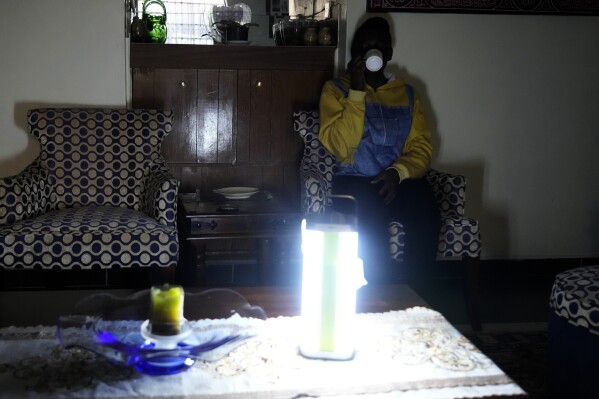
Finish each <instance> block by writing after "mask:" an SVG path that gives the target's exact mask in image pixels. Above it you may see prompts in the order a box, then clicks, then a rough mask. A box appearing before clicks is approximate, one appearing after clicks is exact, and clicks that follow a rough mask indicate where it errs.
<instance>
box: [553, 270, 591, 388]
mask: <svg viewBox="0 0 599 399" xmlns="http://www.w3.org/2000/svg"><path fill="white" fill-rule="evenodd" d="M547 349H548V378H549V383H548V387H549V391H550V394H551V397H553V398H599V266H584V267H578V268H575V269H571V270H567V271H565V272H562V273H559V274H558V275H557V276H556V277H555V281H554V283H553V288H552V289H551V296H550V299H549V345H548V348H547Z"/></svg>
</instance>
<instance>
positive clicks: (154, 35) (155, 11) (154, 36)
mask: <svg viewBox="0 0 599 399" xmlns="http://www.w3.org/2000/svg"><path fill="white" fill-rule="evenodd" d="M142 19H143V21H145V23H146V27H147V30H148V37H149V39H150V42H152V43H164V42H166V33H167V29H166V7H165V6H164V3H163V2H162V1H160V0H146V1H144V5H143V13H142Z"/></svg>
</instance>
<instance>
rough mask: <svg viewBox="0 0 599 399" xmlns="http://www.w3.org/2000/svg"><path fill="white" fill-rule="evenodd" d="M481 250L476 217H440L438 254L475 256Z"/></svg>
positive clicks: (442, 255)
mask: <svg viewBox="0 0 599 399" xmlns="http://www.w3.org/2000/svg"><path fill="white" fill-rule="evenodd" d="M481 250H482V241H481V235H480V226H479V224H478V221H477V220H476V219H472V218H467V217H461V216H450V217H442V218H441V231H440V234H439V247H438V255H440V256H441V257H446V258H449V257H454V256H457V257H462V258H463V257H471V258H476V257H479V256H480V253H481Z"/></svg>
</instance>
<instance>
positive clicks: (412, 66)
mask: <svg viewBox="0 0 599 399" xmlns="http://www.w3.org/2000/svg"><path fill="white" fill-rule="evenodd" d="M364 4H365V2H361V5H356V3H355V2H353V1H352V2H351V8H349V9H348V11H347V20H348V21H347V26H348V32H349V36H350V37H349V38H348V46H349V42H350V41H351V35H352V32H353V31H354V30H355V28H356V26H357V25H358V24H359V22H361V21H362V19H363V17H364V13H365V5H364ZM368 15H369V16H372V15H373V14H368ZM388 15H389V16H390V17H391V19H392V24H393V31H394V37H395V38H396V45H395V53H394V57H393V60H392V62H391V64H392V65H391V68H392V69H393V70H394V72H396V73H400V74H401V75H402V76H404V77H405V78H406V80H407V81H408V82H410V83H411V84H413V85H414V86H415V87H416V88H417V90H418V91H419V93H420V94H421V96H422V97H423V100H424V102H425V104H426V109H427V114H428V115H427V116H428V119H429V122H430V125H431V128H432V130H433V134H434V141H435V145H436V148H437V154H436V155H435V158H434V162H433V166H434V167H436V168H438V169H441V170H446V171H450V172H457V173H463V174H465V175H466V176H467V177H468V179H469V187H468V190H467V207H466V212H467V214H468V215H470V216H473V217H476V218H478V219H479V220H480V222H481V225H482V235H483V257H484V258H551V257H555V258H560V257H597V256H599V168H598V167H597V166H596V162H595V157H596V153H597V148H599V129H598V128H597V111H596V108H597V105H598V104H599V74H597V71H598V70H599V17H571V16H532V15H522V16H516V15H464V14H421V13H390V14H388Z"/></svg>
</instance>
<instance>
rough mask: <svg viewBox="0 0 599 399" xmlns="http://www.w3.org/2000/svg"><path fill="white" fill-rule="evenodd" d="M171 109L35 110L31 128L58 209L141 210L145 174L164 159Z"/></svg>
mask: <svg viewBox="0 0 599 399" xmlns="http://www.w3.org/2000/svg"><path fill="white" fill-rule="evenodd" d="M171 119H172V112H171V111H156V110H125V109H74V108H73V109H60V108H56V109H34V110H30V111H29V112H28V123H29V132H30V134H31V135H33V136H34V137H35V138H36V139H37V140H38V141H39V142H40V146H41V149H40V159H41V163H42V166H43V167H44V168H45V169H46V170H47V171H48V175H49V180H50V182H51V184H52V186H53V187H54V191H55V193H56V199H55V201H56V202H55V204H53V205H54V207H56V208H58V209H64V208H69V207H72V206H84V205H110V206H121V207H128V208H131V209H136V210H139V209H140V208H141V205H140V199H141V198H143V195H144V192H145V190H146V188H145V187H144V182H145V179H144V176H145V174H147V171H148V169H149V167H150V164H153V163H164V160H163V158H162V156H161V154H160V145H161V142H162V139H163V138H164V137H165V136H166V135H167V134H168V133H169V132H170V130H171V127H172V124H171Z"/></svg>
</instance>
